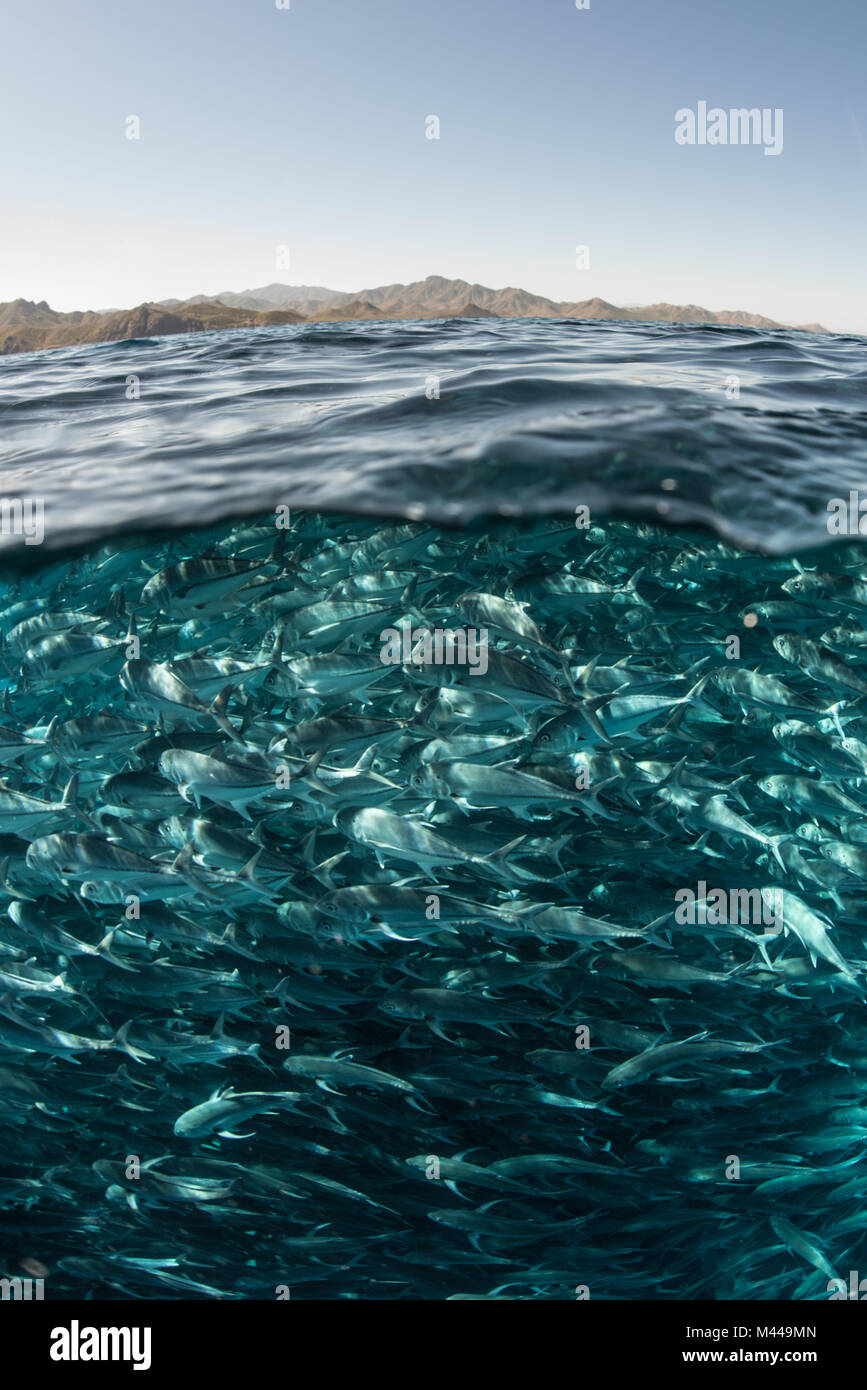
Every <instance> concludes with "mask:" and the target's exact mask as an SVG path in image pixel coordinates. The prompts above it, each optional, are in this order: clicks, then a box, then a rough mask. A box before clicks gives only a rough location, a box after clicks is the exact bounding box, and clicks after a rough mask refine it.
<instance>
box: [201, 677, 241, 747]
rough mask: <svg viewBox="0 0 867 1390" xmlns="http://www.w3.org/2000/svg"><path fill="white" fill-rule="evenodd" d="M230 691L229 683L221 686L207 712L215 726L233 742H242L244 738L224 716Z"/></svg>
mask: <svg viewBox="0 0 867 1390" xmlns="http://www.w3.org/2000/svg"><path fill="white" fill-rule="evenodd" d="M231 693H232V687H231V686H230V685H225V686H223V689H222V690H221V691H220V693H219V695H218V696H217V697H216V699H215V700H214V702H213V704H212V705H211V707H210V710H209V711H208V712H209V714H210V715H211V717H212V718H213V719H214V721H215V723H216V724H217V727H218V728H220V729H222V730H223V733H224V734H227V735H228V736H229V738H230V739H231V740H232V742H233V743H243V742H244V740H243V739H242V738H241V735H240V734H239V733H238V731H237V729H236V728H235V726H234V725H233V724H230V723H229V720H228V719H227V718H226V706H227V705H228V703H229V696H230V695H231Z"/></svg>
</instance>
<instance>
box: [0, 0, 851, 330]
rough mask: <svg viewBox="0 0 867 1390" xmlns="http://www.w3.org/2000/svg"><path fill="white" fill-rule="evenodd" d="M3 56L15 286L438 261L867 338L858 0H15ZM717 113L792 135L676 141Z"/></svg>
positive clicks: (90, 293)
mask: <svg viewBox="0 0 867 1390" xmlns="http://www.w3.org/2000/svg"><path fill="white" fill-rule="evenodd" d="M282 3H285V0H282ZM0 48H2V52H3V54H4V58H5V62H4V78H3V82H2V84H0V121H2V130H3V151H4V153H3V169H2V178H3V187H4V193H5V197H4V200H3V204H4V206H3V215H2V218H0V300H4V301H5V300H10V299H14V298H17V297H18V296H23V297H24V298H26V299H33V300H37V301H38V300H43V299H44V300H47V301H48V303H49V304H51V305H52V307H54V308H57V309H64V310H69V309H85V308H89V309H107V308H120V307H130V306H132V305H135V304H138V303H141V302H143V301H144V300H159V299H164V298H169V297H177V298H187V297H189V296H191V295H194V294H217V293H219V292H220V291H221V290H243V289H247V288H250V287H254V286H259V285H263V284H267V283H269V282H271V281H274V280H278V281H284V282H286V283H290V284H305V285H324V286H328V287H330V288H333V289H336V290H343V291H356V290H359V289H362V288H365V287H371V286H376V285H381V284H391V283H394V282H399V281H412V280H419V279H423V278H424V277H425V276H427V275H431V274H436V275H444V276H448V277H455V278H462V279H466V280H469V281H471V282H476V281H478V282H480V283H482V284H484V285H490V286H492V287H494V288H499V287H501V286H504V285H514V286H519V287H521V288H524V289H528V290H531V291H534V292H536V293H538V294H544V295H547V296H549V297H551V298H552V299H558V300H570V301H571V300H579V299H587V298H591V297H593V296H596V295H598V296H599V297H601V298H603V299H607V300H610V301H611V302H613V303H615V304H621V305H636V304H648V303H653V302H658V301H668V302H671V303H676V304H687V303H695V304H701V305H703V306H704V307H706V308H710V309H714V310H720V309H747V310H750V311H752V312H755V313H762V314H766V315H768V316H770V317H771V318H775V319H778V320H780V321H782V322H786V323H808V322H816V321H818V322H820V323H822V324H824V325H826V326H827V327H829V328H832V329H835V330H838V331H854V332H861V333H867V275H865V273H864V252H865V244H867V83H865V81H864V76H863V66H864V56H865V52H867V0H823V3H821V4H819V3H816V0H726V3H725V4H721V3H720V4H716V3H712V0H589V8H586V9H580V10H579V9H578V8H577V7H576V3H575V0H290V7H289V8H286V9H283V8H278V0H148V3H147V4H141V3H138V0H136V3H133V0H73V3H69V0H39V3H34V0H0ZM702 101H703V102H706V103H707V105H708V107H709V108H713V107H720V108H722V109H723V110H725V111H728V110H729V109H732V108H740V107H749V108H753V107H758V108H760V109H765V108H768V109H769V110H770V111H776V110H778V109H780V110H782V112H783V124H782V131H783V147H782V150H781V152H780V153H779V154H777V155H766V154H765V153H764V148H763V146H762V145H761V144H758V145H753V144H726V145H719V144H717V145H711V144H703V145H702V144H697V143H696V144H692V145H689V144H679V143H678V142H677V141H676V139H675V130H676V125H677V122H676V119H675V116H676V113H677V112H678V111H682V110H685V109H690V110H693V111H697V109H698V104H699V102H702ZM131 116H135V117H138V120H139V122H140V130H139V137H140V138H138V139H129V138H128V134H129V132H130V131H131V130H132V129H133V127H132V126H131V124H130V122H129V117H131ZM431 116H435V117H437V118H438V121H439V139H436V140H434V139H428V138H427V131H428V129H429V126H430V123H429V121H428V118H429V117H431ZM579 246H582V247H587V248H588V255H587V256H586V257H584V258H583V259H586V260H588V261H589V264H587V265H579V264H578V261H579V259H581V258H579V257H578V256H577V255H576V248H577V247H579ZM278 248H288V265H287V264H286V260H287V250H286V249H283V250H278Z"/></svg>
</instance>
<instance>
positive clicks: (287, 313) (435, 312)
mask: <svg viewBox="0 0 867 1390" xmlns="http://www.w3.org/2000/svg"><path fill="white" fill-rule="evenodd" d="M441 318H558V319H562V318H567V319H605V320H612V321H613V320H627V321H630V322H633V323H640V322H656V323H721V324H732V325H735V326H740V327H747V328H784V327H787V326H788V325H785V324H781V323H777V322H775V320H774V319H769V318H764V317H763V316H762V315H761V314H750V313H746V312H745V311H744V310H741V309H723V310H720V311H718V312H717V311H714V310H711V309H704V308H702V307H701V306H700V305H697V304H648V305H645V306H644V307H643V308H633V307H629V308H624V307H622V306H618V305H616V304H609V303H608V301H607V300H605V299H583V300H578V301H576V302H574V303H572V302H568V301H557V300H553V299H545V298H543V297H542V296H541V295H536V294H530V293H529V292H528V291H527V290H520V289H513V288H508V289H501V290H492V289H489V288H488V287H487V286H486V285H471V284H469V283H468V282H467V281H466V280H447V279H444V278H443V277H442V276H440V275H429V276H428V277H427V279H426V280H417V281H415V282H414V283H413V284H410V285H379V286H377V287H376V288H374V289H366V290H359V291H357V292H355V293H344V292H342V291H339V290H329V289H326V288H325V287H324V286H321V285H281V284H278V283H274V284H270V285H262V286H260V287H259V288H258V289H251V290H242V291H241V292H240V293H236V292H234V291H230V290H226V291H225V292H223V293H221V294H218V295H195V296H194V297H193V298H192V299H183V300H181V299H165V300H161V301H160V302H159V303H145V304H139V305H137V307H136V308H134V309H108V310H103V311H98V310H93V309H87V310H75V311H73V312H71V313H62V312H60V311H59V310H56V309H52V308H50V306H49V305H48V304H46V303H45V301H44V300H42V301H41V302H40V303H38V304H37V303H34V302H33V301H32V300H29V299H15V300H12V301H10V302H9V303H5V304H3V303H0V354H4V353H14V352H32V351H34V350H36V349H38V348H52V347H69V346H73V345H75V344H78V343H99V342H115V341H121V340H124V339H127V338H151V337H158V336H160V335H163V334H169V333H198V332H203V331H207V330H209V329H219V328H247V327H252V326H256V325H264V324H283V323H309V322H325V323H336V322H342V321H347V320H358V319H361V320H373V319H441ZM798 327H800V328H802V329H803V330H805V331H810V332H814V333H826V332H827V331H828V330H827V329H825V328H823V327H822V325H821V324H818V323H810V324H801V325H798Z"/></svg>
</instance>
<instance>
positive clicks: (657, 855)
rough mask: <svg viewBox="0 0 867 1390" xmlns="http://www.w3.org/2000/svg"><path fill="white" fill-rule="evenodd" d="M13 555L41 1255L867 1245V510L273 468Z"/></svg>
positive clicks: (30, 1071)
mask: <svg viewBox="0 0 867 1390" xmlns="http://www.w3.org/2000/svg"><path fill="white" fill-rule="evenodd" d="M0 594H2V611H0V627H2V633H3V642H2V649H0V683H2V690H3V695H2V713H0V912H2V917H0V1128H2V1133H3V1137H4V1145H3V1154H2V1157H0V1213H2V1215H0V1231H2V1235H0V1246H2V1251H3V1253H2V1263H3V1269H2V1270H0V1272H2V1273H5V1274H6V1275H9V1276H13V1275H15V1274H19V1275H20V1274H22V1273H24V1272H26V1271H34V1270H41V1271H44V1273H45V1278H46V1297H52V1296H55V1297H96V1298H100V1297H109V1298H112V1297H114V1298H122V1297H132V1298H142V1299H148V1298H180V1299H183V1298H211V1297H220V1298H229V1299H251V1298H252V1299H271V1298H278V1297H284V1296H287V1294H288V1293H289V1291H291V1297H293V1298H305V1297H307V1298H328V1299H330V1298H373V1299H404V1298H427V1299H445V1298H457V1299H460V1298H519V1299H524V1298H526V1299H573V1298H586V1297H590V1298H605V1299H624V1300H627V1299H633V1298H665V1299H699V1298H717V1299H731V1298H744V1299H774V1298H787V1299H788V1298H794V1299H812V1298H827V1297H828V1296H829V1294H828V1289H829V1285H830V1282H831V1281H834V1280H836V1279H838V1278H840V1279H843V1280H844V1281H845V1280H846V1278H847V1276H848V1271H849V1270H850V1269H858V1268H859V1267H860V1268H861V1269H862V1270H864V1271H865V1273H867V1242H865V1230H864V1226H865V1215H864V1207H865V1198H867V1166H865V1160H864V1157H863V1152H862V1151H863V1148H864V1141H865V1137H867V1095H865V1094H862V1088H865V1089H867V1049H865V1042H867V1011H865V991H867V947H865V944H864V940H863V937H864V932H865V926H867V909H865V885H867V824H865V822H864V816H863V809H864V805H865V780H867V703H865V700H864V696H865V695H867V566H865V561H864V556H863V552H862V551H861V550H860V549H859V548H858V547H857V546H847V547H844V546H840V547H836V548H834V549H833V550H827V549H826V550H825V551H823V552H816V553H813V554H811V555H802V556H801V557H799V558H792V557H775V558H767V557H763V556H760V555H753V554H749V553H744V552H741V551H736V550H735V549H733V548H731V547H729V546H727V545H726V544H724V543H723V542H722V541H719V540H715V539H711V538H709V537H707V536H702V535H699V534H697V533H692V534H683V533H678V532H677V531H673V530H667V529H663V528H662V527H658V526H655V525H652V524H649V523H643V522H642V523H638V524H633V523H629V522H625V521H610V520H599V521H596V520H590V521H589V522H588V523H587V524H586V525H576V521H575V519H572V518H568V517H567V518H565V519H563V520H544V521H541V520H540V521H535V522H522V523H520V524H518V523H515V524H512V523H509V522H507V521H503V522H498V523H493V524H490V525H487V526H481V525H476V526H474V527H473V528H470V529H466V530H454V531H450V530H447V529H443V528H439V527H433V526H430V525H427V524H426V523H424V522H422V521H408V522H382V521H381V520H373V519H369V520H368V519H363V518H359V517H340V516H322V515H317V514H314V513H296V512H292V513H291V514H288V513H287V512H286V509H280V508H278V509H277V512H276V513H275V514H273V515H271V516H268V517H264V518H256V519H253V520H244V521H235V522H232V523H227V524H225V525H223V526H220V527H212V528H211V529H210V530H207V531H200V532H196V533H191V532H184V533H178V534H174V535H169V536H165V535H156V534H155V535H154V536H152V537H148V536H146V535H141V536H138V537H136V538H135V539H134V540H130V541H128V542H126V543H115V544H113V545H111V546H104V547H103V548H101V549H99V550H91V551H89V552H87V553H85V554H81V555H75V556H67V557H63V558H59V559H58V558H57V557H49V558H48V559H47V560H46V562H45V563H44V564H43V565H42V566H41V567H39V568H31V569H29V570H26V571H21V572H18V573H14V574H13V573H11V572H10V573H9V574H7V576H6V580H5V582H4V585H3V587H2V590H0ZM395 632H397V633H398V634H400V635H401V637H403V635H404V634H406V642H405V644H404V645H403V646H400V645H399V655H398V657H397V658H396V659H392V660H386V659H385V656H386V637H385V636H384V634H387V633H392V634H393V633H395ZM426 632H428V633H437V632H441V633H445V634H446V635H445V638H444V639H443V645H442V646H441V648H440V657H441V658H442V659H440V660H436V659H433V658H432V657H431V656H430V651H431V649H430V648H428V649H427V654H426V649H425V648H424V645H423V642H424V634H425V633H426ZM455 634H474V635H475V639H476V640H477V641H483V642H484V644H485V647H484V661H477V663H476V665H475V666H474V665H473V664H472V663H471V661H470V660H469V657H468V653H470V652H471V651H472V647H471V645H470V644H469V639H468V643H467V644H465V645H464V647H462V646H461V645H460V641H459V638H458V637H456V635H455ZM420 644H421V645H420ZM476 655H477V656H478V655H479V649H478V647H477V648H476ZM700 885H704V888H701V887H700ZM682 890H691V891H692V892H693V893H694V894H695V895H696V899H697V900H698V904H699V910H698V912H697V913H696V914H694V916H695V918H696V920H695V921H683V919H682V914H679V913H678V901H679V899H678V898H677V896H676V895H677V894H678V893H679V892H681V891H682ZM710 890H721V893H720V895H719V896H720V899H721V900H722V898H723V897H725V896H726V895H727V896H728V898H732V897H737V898H738V900H739V901H749V902H751V903H753V904H754V905H755V904H764V905H768V904H770V903H773V904H774V905H775V914H776V915H775V917H774V919H773V921H772V922H771V923H770V925H769V921H768V920H767V919H762V918H758V917H756V916H755V915H754V916H753V918H751V919H749V920H747V921H744V920H743V918H742V917H741V918H740V919H739V920H733V918H734V914H729V915H728V916H727V915H726V914H725V913H724V912H720V911H717V912H716V913H714V912H713V910H707V904H706V902H704V903H703V902H702V898H703V896H706V894H707V893H708V892H710ZM859 1260H860V1262H861V1263H860V1266H859Z"/></svg>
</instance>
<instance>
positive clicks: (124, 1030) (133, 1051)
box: [112, 1019, 154, 1062]
mask: <svg viewBox="0 0 867 1390" xmlns="http://www.w3.org/2000/svg"><path fill="white" fill-rule="evenodd" d="M131 1027H132V1019H127V1021H126V1023H124V1024H122V1025H121V1027H120V1028H118V1030H117V1032H116V1033H115V1035H114V1038H113V1039H112V1041H113V1043H114V1046H115V1047H119V1048H120V1050H121V1052H125V1053H126V1054H127V1056H128V1057H131V1058H132V1059H133V1061H134V1062H152V1061H153V1060H154V1059H153V1057H152V1055H151V1054H150V1052H145V1051H144V1049H143V1048H140V1047H133V1045H132V1043H131V1042H130V1041H129V1030H130V1028H131Z"/></svg>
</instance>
